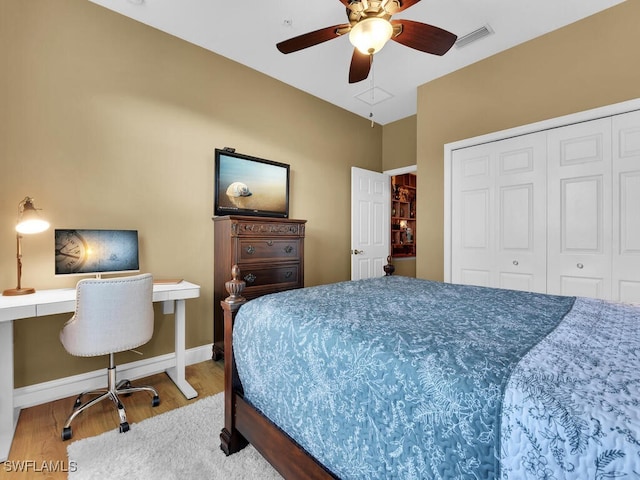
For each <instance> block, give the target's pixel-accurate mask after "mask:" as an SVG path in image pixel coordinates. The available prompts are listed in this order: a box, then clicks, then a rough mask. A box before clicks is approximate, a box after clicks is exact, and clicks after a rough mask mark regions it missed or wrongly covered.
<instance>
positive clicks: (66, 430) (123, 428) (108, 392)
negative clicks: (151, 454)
mask: <svg viewBox="0 0 640 480" xmlns="http://www.w3.org/2000/svg"><path fill="white" fill-rule="evenodd" d="M107 371H108V386H107V388H101V389H98V390H90V391H87V392H82V393H81V394H80V395H78V396H77V397H76V401H75V402H74V404H73V412H72V413H71V415H69V417H68V418H67V421H66V422H65V424H64V427H62V435H61V436H62V440H69V439H70V438H71V437H72V436H73V431H72V430H71V422H72V421H73V419H74V418H76V417H77V416H78V415H80V413H82V412H84V411H85V410H87V409H88V408H89V407H92V406H94V405H96V404H98V403H100V402H101V401H102V400H105V399H107V398H109V399H111V401H113V403H114V404H115V406H116V408H117V409H118V415H119V417H120V426H119V431H120V433H124V432H128V431H129V422H127V414H126V412H125V410H124V405H123V404H122V402H121V401H120V397H119V395H125V396H128V395H131V394H132V393H136V392H149V393H151V394H152V395H153V398H152V400H151V406H152V407H157V406H158V405H160V397H159V396H158V392H157V391H156V389H155V388H153V387H147V386H143V387H142V386H141V387H134V386H132V385H131V382H130V381H129V380H120V381H119V382H118V383H117V384H116V365H115V361H114V354H113V353H111V354H109V368H108V370H107ZM86 395H92V396H94V398H92V399H91V400H88V401H87V402H85V403H82V397H84V396H86Z"/></svg>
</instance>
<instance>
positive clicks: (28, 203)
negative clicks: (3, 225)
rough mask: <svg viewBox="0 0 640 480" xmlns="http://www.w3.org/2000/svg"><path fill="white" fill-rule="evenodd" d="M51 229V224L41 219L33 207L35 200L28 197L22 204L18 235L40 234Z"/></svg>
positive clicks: (17, 228)
mask: <svg viewBox="0 0 640 480" xmlns="http://www.w3.org/2000/svg"><path fill="white" fill-rule="evenodd" d="M47 228H49V222H47V221H46V220H43V219H42V218H40V215H39V214H38V211H37V210H36V208H35V207H34V206H33V199H32V198H30V197H26V198H25V199H24V200H23V201H22V202H21V204H20V213H19V217H18V224H17V225H16V231H17V232H18V233H27V234H29V233H40V232H44V231H45V230H46V229H47Z"/></svg>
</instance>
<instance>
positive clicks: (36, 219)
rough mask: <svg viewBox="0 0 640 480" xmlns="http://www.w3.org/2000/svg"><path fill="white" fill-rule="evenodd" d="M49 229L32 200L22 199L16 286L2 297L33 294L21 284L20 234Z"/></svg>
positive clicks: (19, 217)
mask: <svg viewBox="0 0 640 480" xmlns="http://www.w3.org/2000/svg"><path fill="white" fill-rule="evenodd" d="M47 228H49V222H47V221H46V220H43V219H41V218H40V215H39V214H38V212H37V210H36V207H34V206H33V198H31V197H24V200H22V201H21V202H20V203H19V204H18V224H17V225H16V232H17V233H16V245H17V254H16V257H17V259H18V286H17V287H16V288H10V289H8V290H5V291H4V292H2V295H7V296H13V295H28V294H30V293H35V291H36V289H35V288H31V287H23V286H22V285H21V282H22V234H23V233H26V234H30V233H40V232H44V231H45V230H46V229H47Z"/></svg>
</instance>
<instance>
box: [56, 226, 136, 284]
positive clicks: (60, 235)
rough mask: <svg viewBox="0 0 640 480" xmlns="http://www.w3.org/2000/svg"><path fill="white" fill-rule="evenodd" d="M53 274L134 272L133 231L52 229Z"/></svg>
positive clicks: (98, 275) (97, 274)
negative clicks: (53, 246)
mask: <svg viewBox="0 0 640 480" xmlns="http://www.w3.org/2000/svg"><path fill="white" fill-rule="evenodd" d="M54 239H55V274H56V275H95V276H96V277H98V278H99V277H100V276H101V275H102V274H107V273H125V272H138V271H139V270H140V264H139V261H138V231H137V230H78V229H55V231H54Z"/></svg>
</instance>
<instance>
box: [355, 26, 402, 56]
mask: <svg viewBox="0 0 640 480" xmlns="http://www.w3.org/2000/svg"><path fill="white" fill-rule="evenodd" d="M391 35H393V27H392V26H391V23H389V21H388V20H385V19H384V18H380V17H370V18H364V19H362V20H360V21H359V22H358V23H356V24H355V25H354V26H353V27H351V31H350V32H349V41H350V42H351V44H352V45H353V46H354V47H356V48H357V49H358V50H359V51H360V52H361V53H363V54H365V55H373V54H374V53H377V52H379V51H380V50H382V47H384V46H385V44H386V43H387V41H388V40H389V39H390V38H391Z"/></svg>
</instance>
